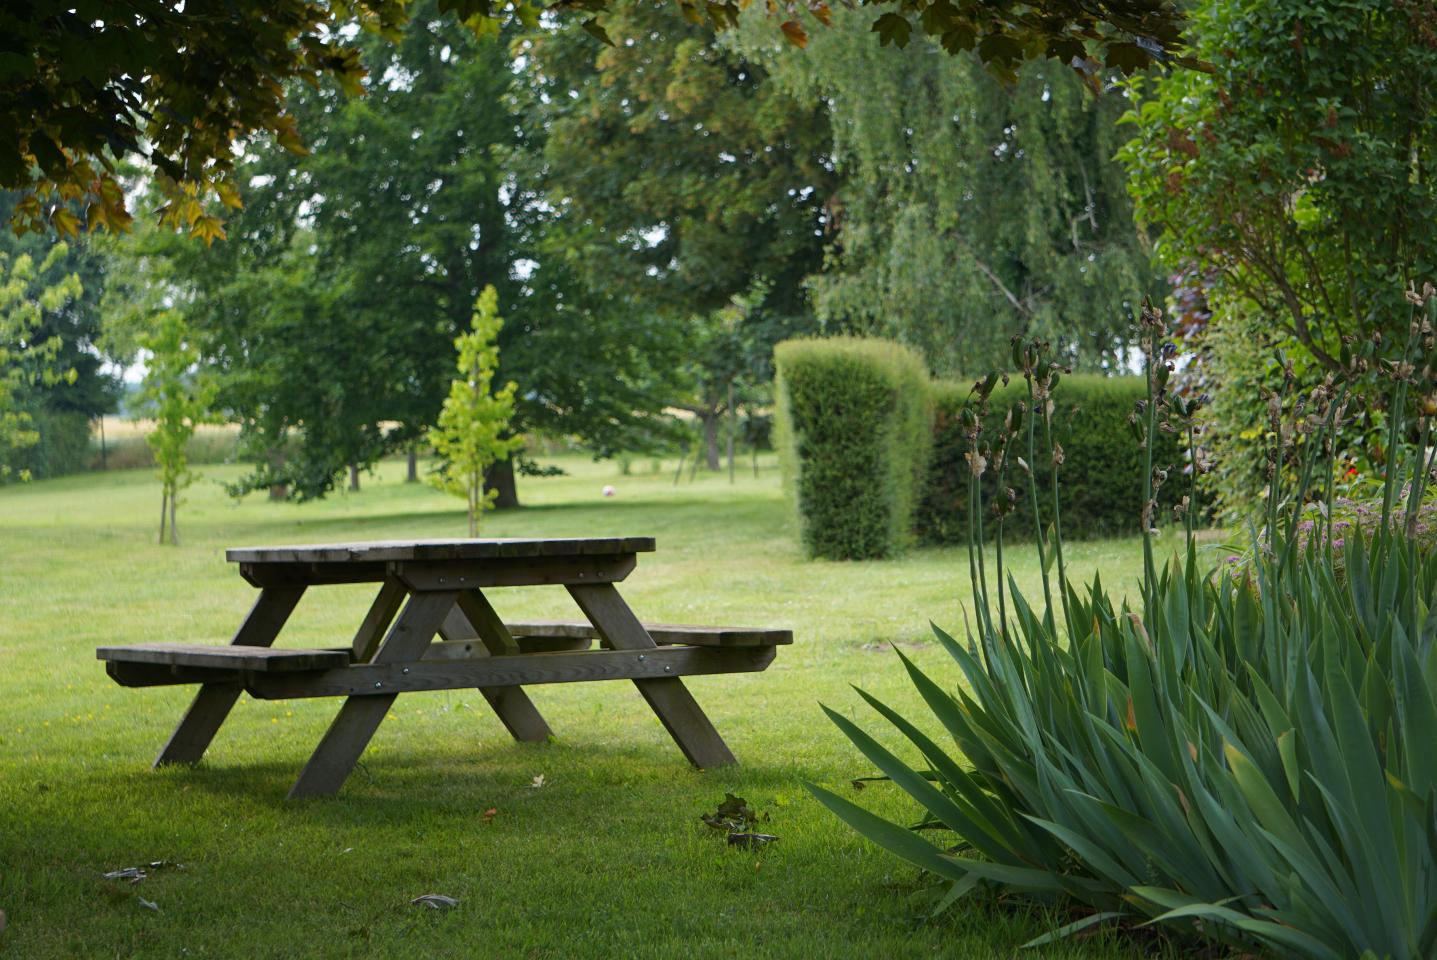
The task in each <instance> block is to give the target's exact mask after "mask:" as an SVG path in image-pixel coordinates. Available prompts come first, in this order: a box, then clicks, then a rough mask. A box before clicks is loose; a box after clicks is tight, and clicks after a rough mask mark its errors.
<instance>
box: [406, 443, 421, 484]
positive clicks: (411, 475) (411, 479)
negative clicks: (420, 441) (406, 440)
mask: <svg viewBox="0 0 1437 960" xmlns="http://www.w3.org/2000/svg"><path fill="white" fill-rule="evenodd" d="M404 482H405V483H418V482H419V447H418V445H417V444H410V446H409V472H408V473H406V474H405V475H404Z"/></svg>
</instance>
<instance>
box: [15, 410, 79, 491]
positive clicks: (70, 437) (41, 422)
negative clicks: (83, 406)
mask: <svg viewBox="0 0 1437 960" xmlns="http://www.w3.org/2000/svg"><path fill="white" fill-rule="evenodd" d="M30 417H31V429H33V430H34V431H35V432H36V433H38V434H39V435H40V439H39V440H38V441H37V442H36V443H35V444H34V445H33V446H29V447H22V448H20V449H18V450H12V451H11V452H10V453H9V455H8V456H7V458H6V465H7V466H9V467H10V469H11V470H12V471H13V473H12V475H20V474H23V473H25V472H27V471H28V473H29V475H30V476H31V477H32V478H33V479H36V480H40V479H43V478H45V477H60V476H64V475H65V474H67V473H78V472H80V471H81V470H84V469H85V466H86V464H87V462H88V460H89V449H90V418H89V417H87V416H85V415H84V414H83V413H76V412H74V411H64V412H57V411H54V410H43V409H42V410H34V411H31V414H30Z"/></svg>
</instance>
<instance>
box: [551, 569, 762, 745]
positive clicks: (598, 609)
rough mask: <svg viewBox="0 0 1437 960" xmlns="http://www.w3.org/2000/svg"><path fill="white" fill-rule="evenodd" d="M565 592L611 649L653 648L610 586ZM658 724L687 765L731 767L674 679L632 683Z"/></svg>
mask: <svg viewBox="0 0 1437 960" xmlns="http://www.w3.org/2000/svg"><path fill="white" fill-rule="evenodd" d="M568 588H569V594H570V595H571V596H572V597H573V598H574V602H576V603H577V604H578V605H579V609H580V610H582V611H583V612H584V616H586V617H588V618H589V622H590V623H592V624H593V625H594V629H595V630H597V631H598V632H599V635H600V636H601V637H602V638H603V639H604V640H605V641H607V642H608V644H609V646H610V647H612V648H613V649H615V650H651V649H658V644H656V643H654V639H653V637H651V636H649V632H648V631H647V630H645V629H644V625H643V624H642V623H640V622H639V618H638V617H636V616H635V615H634V612H633V611H632V610H631V609H629V605H628V604H627V603H625V602H624V598H623V597H621V596H620V595H619V591H618V590H617V589H616V588H615V587H614V585H613V584H611V583H582V584H581V583H571V584H568ZM634 686H636V687H638V688H639V693H641V694H643V697H644V699H645V700H646V701H648V704H649V707H650V708H651V709H652V710H653V711H654V713H655V715H657V716H658V718H659V722H660V723H662V724H663V725H664V729H665V730H667V731H668V732H669V736H671V737H673V738H674V742H675V743H677V744H678V745H679V749H680V750H682V751H683V754H684V756H685V757H687V758H688V761H689V763H692V764H693V765H694V766H696V767H698V768H699V769H701V770H706V769H709V768H711V767H723V766H728V765H730V764H734V763H737V762H738V761H737V760H736V759H735V758H734V755H733V753H732V752H730V751H729V748H728V745H727V744H725V743H724V742H723V738H722V737H720V736H719V734H718V731H717V730H715V729H714V725H713V724H712V723H711V722H710V721H709V718H708V716H707V715H705V714H704V712H703V709H702V708H701V707H700V706H699V705H698V701H696V700H694V697H693V694H691V693H689V691H688V688H687V687H685V686H684V683H683V681H682V680H680V679H679V678H678V677H662V678H655V679H652V680H635V681H634Z"/></svg>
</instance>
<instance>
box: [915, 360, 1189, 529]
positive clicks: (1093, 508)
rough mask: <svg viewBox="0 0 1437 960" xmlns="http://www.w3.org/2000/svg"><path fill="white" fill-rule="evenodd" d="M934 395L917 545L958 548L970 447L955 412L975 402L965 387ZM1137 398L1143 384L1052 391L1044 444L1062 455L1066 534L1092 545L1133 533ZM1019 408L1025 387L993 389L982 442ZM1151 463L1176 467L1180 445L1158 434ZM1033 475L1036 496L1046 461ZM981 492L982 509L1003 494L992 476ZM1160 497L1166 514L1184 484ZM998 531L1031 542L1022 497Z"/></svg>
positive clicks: (1137, 498) (1102, 381)
mask: <svg viewBox="0 0 1437 960" xmlns="http://www.w3.org/2000/svg"><path fill="white" fill-rule="evenodd" d="M933 389H934V425H933V454H932V457H931V459H930V461H929V467H928V482H927V485H926V489H925V491H924V496H923V500H922V503H921V504H920V506H919V508H918V516H917V524H918V536H919V538H920V539H921V540H923V541H924V542H926V543H935V544H941V543H964V542H966V541H967V537H968V525H969V521H968V516H969V514H968V476H969V468H968V464H967V462H966V460H965V456H966V454H967V451H968V450H969V448H970V443H969V440H968V438H967V436H966V430H967V427H966V426H965V423H964V418H963V411H964V409H965V408H967V407H968V406H969V405H970V404H972V403H973V402H974V395H973V391H972V389H971V386H970V385H969V384H958V383H953V382H947V381H942V382H938V383H935V384H934V388H933ZM1145 396H1146V392H1145V388H1144V386H1143V379H1142V378H1141V377H1102V376H1097V375H1093V374H1077V375H1073V376H1065V377H1063V378H1062V380H1061V383H1060V384H1059V385H1058V387H1057V388H1056V389H1055V391H1054V394H1053V401H1054V415H1053V438H1052V439H1053V441H1054V442H1055V443H1057V444H1058V446H1059V447H1061V449H1062V456H1063V465H1062V467H1061V468H1060V473H1061V475H1062V485H1063V503H1062V510H1063V533H1064V535H1066V536H1072V537H1094V536H1104V535H1111V534H1117V533H1130V532H1132V531H1135V530H1137V528H1138V526H1137V525H1138V507H1139V504H1141V502H1142V490H1143V457H1144V451H1143V445H1142V443H1141V442H1139V441H1137V440H1135V439H1134V437H1133V430H1132V426H1131V424H1130V423H1129V422H1128V418H1129V417H1130V416H1131V415H1132V413H1133V411H1134V409H1135V407H1136V405H1137V404H1138V403H1140V402H1142V400H1143V399H1144V397H1145ZM1019 403H1023V404H1026V403H1027V388H1026V385H1025V384H1024V382H1023V381H1022V380H1015V381H1013V382H1011V383H1009V384H1008V385H1007V386H995V388H994V389H993V392H992V394H991V396H990V397H989V408H988V414H987V417H986V418H985V423H984V434H985V435H987V436H993V435H995V434H996V433H997V432H998V431H999V429H1000V426H1001V424H1002V421H1003V419H1004V417H1005V416H1007V415H1008V413H1009V411H1010V410H1012V409H1013V407H1014V406H1015V405H1017V404H1019ZM1041 429H1042V428H1041V427H1039V432H1038V442H1040V443H1041V442H1042V433H1041ZM1044 449H1046V447H1045V448H1044ZM1020 455H1021V454H1020ZM1154 455H1155V456H1156V457H1157V459H1158V462H1159V463H1167V464H1178V463H1182V462H1183V458H1182V450H1181V446H1180V439H1179V438H1178V437H1177V436H1175V435H1172V434H1166V433H1164V434H1161V435H1160V436H1159V437H1158V439H1157V448H1156V450H1155V451H1154ZM1032 466H1033V468H1034V469H1035V470H1036V472H1037V476H1038V486H1039V489H1042V490H1047V489H1048V488H1049V485H1050V482H1051V474H1052V460H1051V457H1049V456H1040V457H1038V458H1037V462H1036V463H1033V464H1032ZM1022 480H1023V478H1022V476H1021V474H1020V473H1019V472H1018V471H1014V470H1011V469H1010V470H1009V473H1008V483H1009V485H1015V484H1016V485H1019V486H1021V483H1020V481H1022ZM1023 482H1025V481H1023ZM1015 492H1016V490H1015ZM982 493H983V500H984V502H985V503H990V504H991V503H994V502H996V501H997V499H998V498H999V497H1000V496H1002V495H1003V494H1002V492H1001V491H1000V490H999V482H998V471H989V472H988V473H986V474H985V475H984V478H983V482H982ZM1162 493H1163V495H1162V496H1161V497H1160V504H1161V506H1162V507H1164V508H1168V509H1170V508H1171V507H1173V506H1174V505H1175V504H1177V503H1178V501H1179V500H1181V498H1182V497H1183V496H1184V495H1185V494H1186V493H1187V485H1186V484H1178V483H1172V484H1169V485H1168V486H1166V487H1165V488H1164V490H1163V491H1162ZM1052 520H1053V517H1052V515H1051V512H1049V513H1048V514H1046V515H1045V516H1044V517H1043V523H1044V525H1046V524H1049V523H1051V522H1052ZM1006 526H1007V529H1008V531H1009V532H1010V533H1014V534H1018V535H1026V536H1031V535H1032V533H1033V530H1034V524H1033V507H1032V501H1031V498H1029V497H1028V496H1027V495H1026V493H1023V494H1022V495H1020V496H1018V497H1017V499H1016V502H1015V503H1014V510H1013V512H1012V513H1011V514H1010V515H1009V516H1008V518H1007V521H1006Z"/></svg>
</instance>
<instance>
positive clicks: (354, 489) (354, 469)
mask: <svg viewBox="0 0 1437 960" xmlns="http://www.w3.org/2000/svg"><path fill="white" fill-rule="evenodd" d="M349 492H350V493H358V492H359V464H357V463H351V464H350V465H349Z"/></svg>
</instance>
